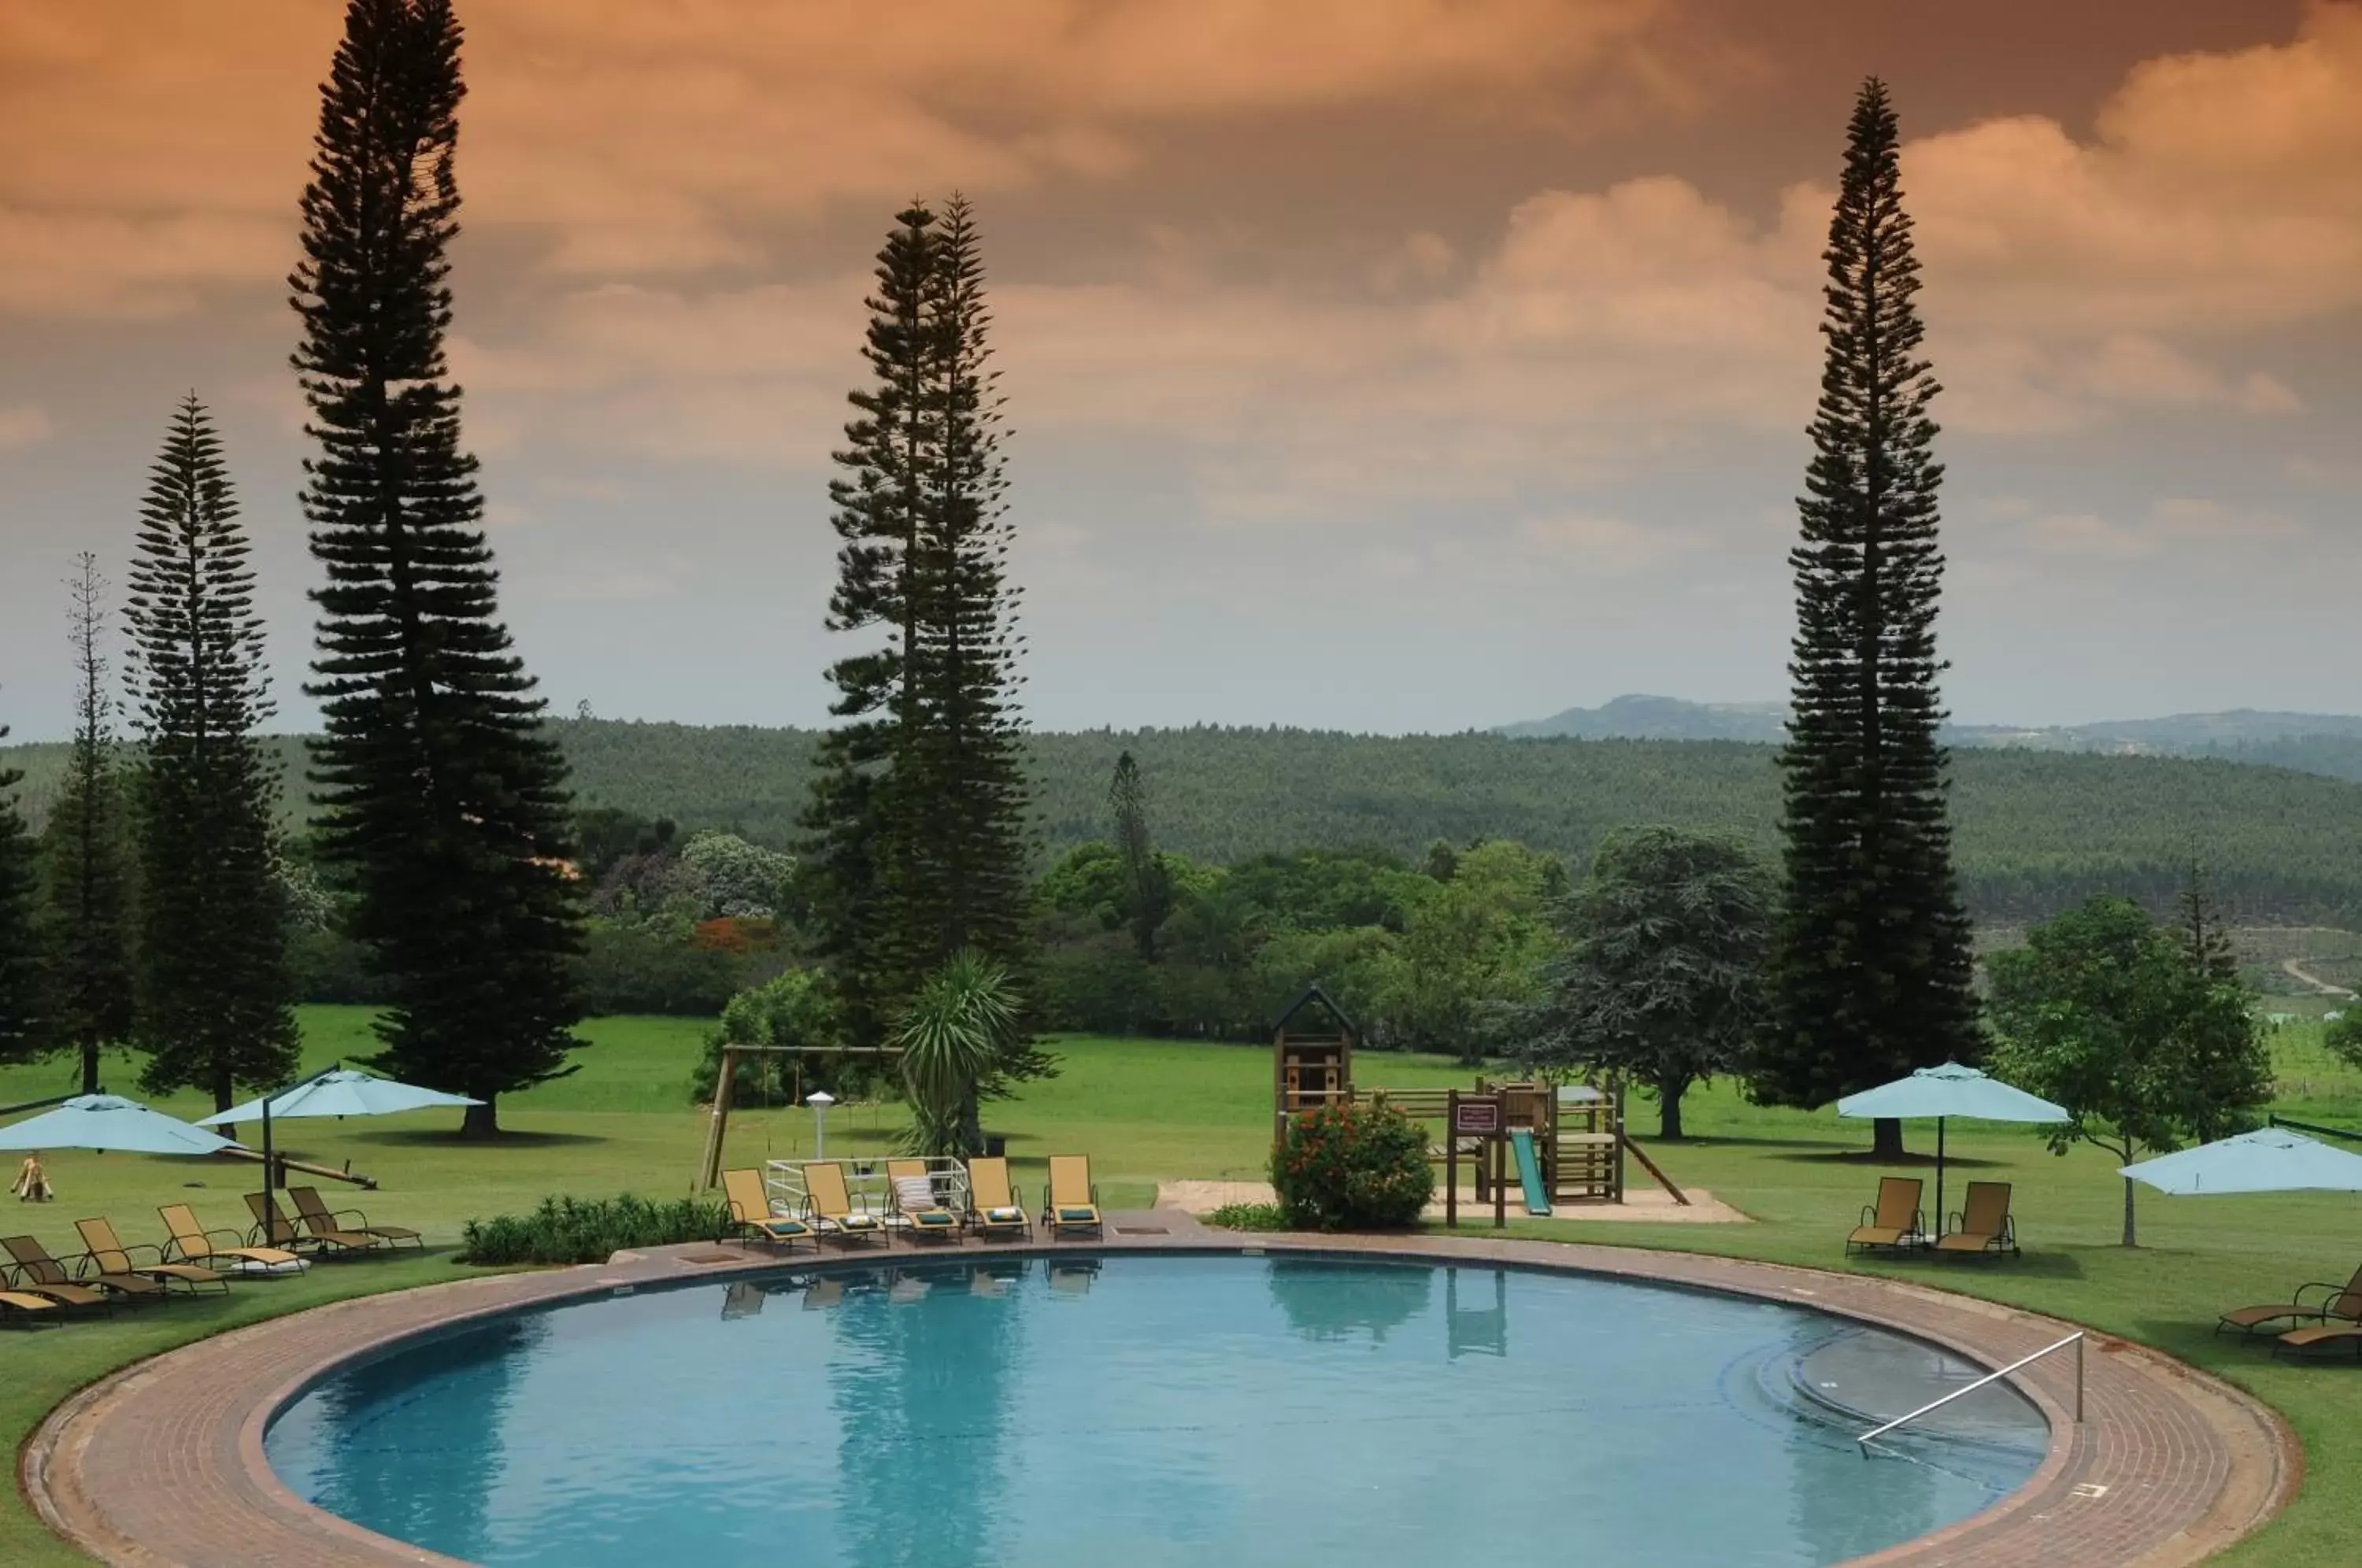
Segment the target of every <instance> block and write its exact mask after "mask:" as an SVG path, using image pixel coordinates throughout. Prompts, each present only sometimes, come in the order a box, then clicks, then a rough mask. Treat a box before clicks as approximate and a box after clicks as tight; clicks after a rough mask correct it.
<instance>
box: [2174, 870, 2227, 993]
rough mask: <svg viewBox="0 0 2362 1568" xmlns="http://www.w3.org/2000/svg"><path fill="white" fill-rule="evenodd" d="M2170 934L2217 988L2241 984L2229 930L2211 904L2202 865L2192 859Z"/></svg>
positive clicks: (2211, 895)
mask: <svg viewBox="0 0 2362 1568" xmlns="http://www.w3.org/2000/svg"><path fill="white" fill-rule="evenodd" d="M2174 912H2175V915H2176V917H2177V918H2176V920H2175V922H2174V928H2173V935H2174V941H2175V942H2176V943H2177V944H2179V945H2180V948H2181V955H2182V957H2183V959H2184V960H2185V961H2187V962H2188V963H2189V965H2190V966H2191V968H2192V969H2194V970H2196V971H2197V972H2198V973H2199V974H2200V975H2202V976H2204V977H2206V978H2207V979H2208V980H2209V981H2211V982H2213V983H2214V984H2216V985H2225V986H2235V985H2239V984H2242V983H2243V982H2242V981H2241V979H2240V977H2239V955H2238V953H2237V951H2236V950H2235V949H2234V948H2233V947H2232V945H2231V928H2230V926H2229V924H2228V923H2227V922H2224V919H2223V913H2222V911H2220V910H2219V909H2217V908H2216V907H2215V904H2214V889H2213V887H2212V886H2211V885H2210V884H2209V882H2208V880H2207V877H2206V867H2205V865H2204V864H2203V863H2202V861H2200V860H2199V859H2197V858H2196V857H2195V856H2192V857H2191V862H2190V866H2189V869H2188V870H2187V871H2186V872H2185V873H2184V876H2183V880H2182V884H2181V891H2180V893H2179V894H2178V895H2176V896H2175V899H2174Z"/></svg>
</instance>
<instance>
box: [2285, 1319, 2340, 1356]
mask: <svg viewBox="0 0 2362 1568" xmlns="http://www.w3.org/2000/svg"><path fill="white" fill-rule="evenodd" d="M2323 1345H2330V1346H2336V1345H2352V1346H2353V1347H2354V1353H2355V1354H2356V1355H2357V1356H2362V1323H2315V1324H2314V1325H2313V1326H2312V1327H2311V1328H2309V1329H2290V1331H2288V1332H2287V1333H2285V1334H2282V1335H2281V1336H2280V1337H2279V1340H2278V1341H2276V1342H2274V1343H2273V1345H2272V1353H2273V1354H2274V1355H2286V1354H2287V1353H2289V1352H2290V1351H2296V1352H2299V1353H2305V1352H2311V1351H2316V1350H2319V1349H2321V1348H2322V1346H2323Z"/></svg>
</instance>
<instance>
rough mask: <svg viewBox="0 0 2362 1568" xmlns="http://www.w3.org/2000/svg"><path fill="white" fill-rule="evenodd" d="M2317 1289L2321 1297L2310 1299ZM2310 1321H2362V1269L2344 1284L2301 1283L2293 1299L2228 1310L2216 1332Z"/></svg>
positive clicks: (2250, 1330) (2271, 1328) (2276, 1328)
mask: <svg viewBox="0 0 2362 1568" xmlns="http://www.w3.org/2000/svg"><path fill="white" fill-rule="evenodd" d="M2314 1290H2318V1291H2320V1292H2321V1295H2320V1297H2319V1298H2318V1299H2316V1300H2312V1301H2310V1302H2308V1301H2307V1300H2306V1299H2305V1296H2306V1294H2307V1293H2308V1292H2310V1291H2314ZM2305 1321H2310V1322H2313V1323H2317V1324H2330V1325H2333V1326H2334V1324H2336V1323H2362V1268H2357V1269H2356V1270H2355V1271H2354V1277H2353V1278H2352V1279H2350V1280H2347V1281H2346V1282H2345V1285H2344V1286H2334V1285H2319V1284H2314V1285H2301V1286H2297V1288H2296V1290H2295V1292H2294V1297H2293V1299H2291V1300H2288V1301H2283V1302H2276V1303H2274V1304H2272V1305H2270V1306H2266V1307H2241V1308H2237V1309H2235V1310H2232V1311H2229V1312H2225V1313H2224V1314H2223V1316H2222V1317H2220V1318H2218V1319H2216V1320H2215V1321H2214V1331H2215V1332H2216V1333H2218V1334H2219V1333H2221V1332H2222V1331H2224V1330H2225V1329H2235V1330H2237V1331H2239V1333H2240V1334H2241V1335H2242V1336H2243V1337H2244V1336H2248V1335H2253V1334H2256V1333H2258V1332H2263V1331H2270V1332H2272V1333H2274V1334H2279V1333H2280V1332H2281V1330H2280V1328H2279V1325H2282V1324H2287V1323H2295V1322H2305Z"/></svg>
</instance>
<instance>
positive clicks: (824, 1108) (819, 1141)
mask: <svg viewBox="0 0 2362 1568" xmlns="http://www.w3.org/2000/svg"><path fill="white" fill-rule="evenodd" d="M804 1103H805V1104H806V1105H809V1106H811V1113H812V1158H813V1159H815V1160H819V1159H825V1158H826V1157H827V1156H828V1108H829V1107H830V1106H832V1105H834V1104H835V1103H836V1097H835V1096H834V1095H833V1094H831V1093H829V1092H828V1090H826V1089H819V1090H815V1091H814V1092H813V1093H811V1094H808V1095H806V1096H804Z"/></svg>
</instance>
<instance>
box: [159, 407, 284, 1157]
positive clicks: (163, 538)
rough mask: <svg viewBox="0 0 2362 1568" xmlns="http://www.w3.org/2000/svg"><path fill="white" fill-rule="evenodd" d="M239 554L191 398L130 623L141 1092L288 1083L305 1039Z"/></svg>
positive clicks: (227, 494)
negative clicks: (136, 755)
mask: <svg viewBox="0 0 2362 1568" xmlns="http://www.w3.org/2000/svg"><path fill="white" fill-rule="evenodd" d="M249 551H250V546H249V545H248V541H247V536H246V530H245V529H244V528H243V527H242V526H240V525H239V524H238V521H237V499H236V496H235V495H234V493H233V491H231V488H230V481H229V475H228V473H227V471H226V469H225V468H224V466H223V462H222V453H221V442H220V439H219V438H218V437H217V436H215V434H214V430H213V425H212V423H211V421H210V420H209V419H208V418H207V417H206V415H205V410H204V404H202V403H199V402H198V401H197V398H196V394H195V393H193V392H192V393H191V394H189V397H188V399H187V401H186V402H184V403H182V405H181V408H180V411H179V413H178V414H177V415H176V416H175V417H174V419H173V421H172V424H171V429H170V430H169V431H168V432H167V433H166V436H165V438H164V447H163V451H162V453H161V454H160V456H159V457H158V458H157V460H156V464H155V467H154V469H153V470H152V471H151V479H150V481H149V488H148V497H147V500H146V502H144V503H143V504H142V506H141V508H140V528H139V538H138V555H137V557H136V558H135V560H134V562H133V565H132V569H131V593H130V598H129V602H128V604H127V608H126V610H125V614H124V619H125V621H126V623H127V625H128V627H129V629H130V633H131V660H130V662H131V666H132V680H131V692H132V698H133V701H134V702H135V703H136V705H137V713H136V722H137V727H138V734H139V740H140V746H141V753H140V759H139V764H138V790H137V797H138V813H137V827H138V851H139V885H140V940H139V959H138V1011H139V1018H138V1032H137V1043H138V1045H139V1047H140V1049H142V1050H143V1051H145V1052H147V1053H148V1065H147V1067H146V1069H145V1070H144V1071H143V1072H142V1073H141V1075H140V1086H141V1087H142V1088H145V1089H147V1090H148V1091H149V1093H152V1094H162V1093H166V1092H168V1091H170V1090H172V1089H176V1088H198V1089H203V1090H204V1091H206V1092H207V1093H209V1094H211V1095H212V1096H213V1099H214V1109H215V1110H228V1109H229V1108H230V1106H231V1105H232V1104H233V1103H234V1102H235V1101H236V1099H237V1088H238V1087H239V1086H240V1085H244V1086H247V1087H248V1088H258V1089H262V1090H266V1091H267V1090H269V1089H271V1088H276V1087H277V1086H278V1085H280V1084H281V1083H283V1082H285V1081H286V1080H287V1079H289V1078H291V1077H293V1076H294V1073H295V1069H296V1066H297V1064H298V1061H299V1059H300V1056H301V1042H300V1039H299V1036H298V1034H297V1031H296V1026H295V1014H294V1010H293V1009H292V1005H291V1003H292V995H293V993H292V983H291V980H290V977H289V974H288V967H287V937H288V910H287V900H286V896H285V893H284V892H283V890H282V885H281V879H280V876H279V864H278V844H277V842H276V837H275V828H274V825H273V824H274V822H275V819H276V817H277V815H278V804H279V779H278V776H277V773H276V771H275V769H274V768H273V767H272V766H271V765H270V761H269V759H268V758H267V757H266V756H265V755H264V753H263V750H262V747H261V746H260V745H259V743H258V742H257V741H256V739H255V737H254V731H255V729H256V727H257V726H258V725H259V724H260V723H263V722H264V721H265V720H266V719H268V718H269V717H270V712H271V709H270V699H269V695H268V690H267V687H268V682H267V679H266V678H265V675H264V672H263V664H262V618H261V617H260V616H259V615H257V614H256V613H254V571H253V569H252V568H251V567H250V566H249V565H248V554H249Z"/></svg>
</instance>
